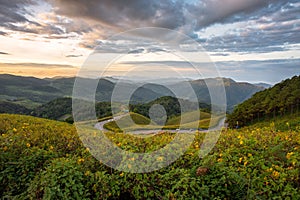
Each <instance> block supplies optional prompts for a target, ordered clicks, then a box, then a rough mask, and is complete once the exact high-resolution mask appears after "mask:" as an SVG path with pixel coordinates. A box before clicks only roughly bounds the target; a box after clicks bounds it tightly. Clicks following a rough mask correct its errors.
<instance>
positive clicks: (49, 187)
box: [0, 114, 300, 199]
mask: <svg viewBox="0 0 300 200" xmlns="http://www.w3.org/2000/svg"><path fill="white" fill-rule="evenodd" d="M0 122H1V123H0V152H1V154H0V163H1V164H0V196H2V197H3V198H8V199H9V198H17V199H300V190H299V188H300V124H299V123H298V124H295V125H294V126H293V128H290V127H289V126H290V125H289V124H286V126H287V128H286V129H281V130H278V129H276V128H275V127H276V123H277V122H273V123H269V124H268V125H265V126H264V127H262V126H256V125H252V126H250V127H245V128H242V129H238V130H231V129H228V130H223V131H222V134H221V137H220V138H219V141H218V143H217V144H216V146H215V147H214V148H213V150H212V151H211V152H210V153H209V155H207V156H206V157H204V158H203V159H200V158H199V156H198V151H199V149H200V147H201V143H202V140H203V138H204V136H205V134H209V133H197V134H196V139H195V141H194V142H193V144H192V145H191V147H190V148H189V149H188V150H187V152H186V153H185V154H184V155H183V156H182V157H181V158H180V159H178V160H176V161H175V162H174V163H172V164H171V165H169V166H168V167H166V168H162V169H160V170H158V171H154V172H151V173H144V174H135V173H126V172H122V171H117V170H114V169H111V168H109V167H107V166H105V165H104V164H102V163H101V162H99V161H98V160H96V159H95V158H94V157H93V156H92V155H91V154H90V152H89V149H87V148H86V147H84V146H83V144H82V143H81V141H80V139H79V137H78V135H77V133H76V130H75V127H74V126H73V125H70V124H67V123H63V122H57V121H51V120H45V119H39V118H34V117H29V116H21V115H8V114H3V115H0ZM298 122H299V121H298ZM107 137H109V138H110V140H111V141H112V142H114V143H115V144H116V145H117V146H119V147H120V148H122V149H124V150H127V151H132V152H151V151H154V150H156V149H159V148H161V147H163V146H164V145H166V144H168V143H169V142H170V141H171V140H172V139H173V138H174V134H171V133H167V132H166V133H161V134H158V135H155V136H152V137H146V138H136V137H134V136H132V135H126V134H121V133H107ZM130 159H131V160H132V161H134V159H135V158H130ZM160 160H161V161H162V160H163V157H161V158H158V161H160Z"/></svg>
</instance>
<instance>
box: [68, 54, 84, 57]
mask: <svg viewBox="0 0 300 200" xmlns="http://www.w3.org/2000/svg"><path fill="white" fill-rule="evenodd" d="M81 56H82V55H81V54H80V55H66V57H67V58H78V57H81Z"/></svg>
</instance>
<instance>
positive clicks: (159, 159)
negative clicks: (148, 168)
mask: <svg viewBox="0 0 300 200" xmlns="http://www.w3.org/2000/svg"><path fill="white" fill-rule="evenodd" d="M156 160H157V161H163V160H164V157H162V156H160V157H158V158H157V159H156Z"/></svg>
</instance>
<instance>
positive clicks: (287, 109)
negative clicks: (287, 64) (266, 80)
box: [227, 76, 300, 127]
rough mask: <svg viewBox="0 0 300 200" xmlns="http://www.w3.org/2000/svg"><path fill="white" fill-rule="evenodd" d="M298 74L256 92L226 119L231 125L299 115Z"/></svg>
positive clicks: (299, 92)
mask: <svg viewBox="0 0 300 200" xmlns="http://www.w3.org/2000/svg"><path fill="white" fill-rule="evenodd" d="M299 109H300V76H294V77H293V78H291V79H287V80H284V81H282V82H281V83H278V84H276V85H275V86H273V87H271V88H269V89H266V90H264V91H261V92H258V93H256V94H255V95H253V97H252V98H250V99H248V100H246V101H245V102H243V103H241V104H239V105H238V106H236V108H235V109H234V111H233V113H232V114H230V115H228V118H227V121H228V123H229V125H230V126H231V127H234V126H235V125H236V124H237V122H238V125H239V126H244V125H249V124H251V123H255V122H259V121H261V120H267V119H272V118H275V117H277V116H279V117H280V116H284V115H290V114H291V115H293V114H296V115H300V112H299Z"/></svg>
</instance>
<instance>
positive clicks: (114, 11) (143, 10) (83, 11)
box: [52, 0, 184, 29]
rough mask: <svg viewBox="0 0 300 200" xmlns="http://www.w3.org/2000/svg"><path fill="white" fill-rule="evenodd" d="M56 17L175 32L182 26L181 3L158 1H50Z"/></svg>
mask: <svg viewBox="0 0 300 200" xmlns="http://www.w3.org/2000/svg"><path fill="white" fill-rule="evenodd" d="M52 2H53V4H54V5H55V6H56V7H57V13H58V14H60V15H65V16H70V17H72V18H86V19H92V20H96V21H99V22H102V23H104V24H107V25H109V26H119V27H123V28H133V27H141V26H158V27H165V28H171V29H173V28H177V27H179V26H181V25H183V24H184V16H183V10H182V7H183V3H181V2H180V1H171V0H166V1H159V0H153V1H148V0H115V1H111V0H101V1H98V0H89V1H85V0H76V1H74V0H53V1H52Z"/></svg>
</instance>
